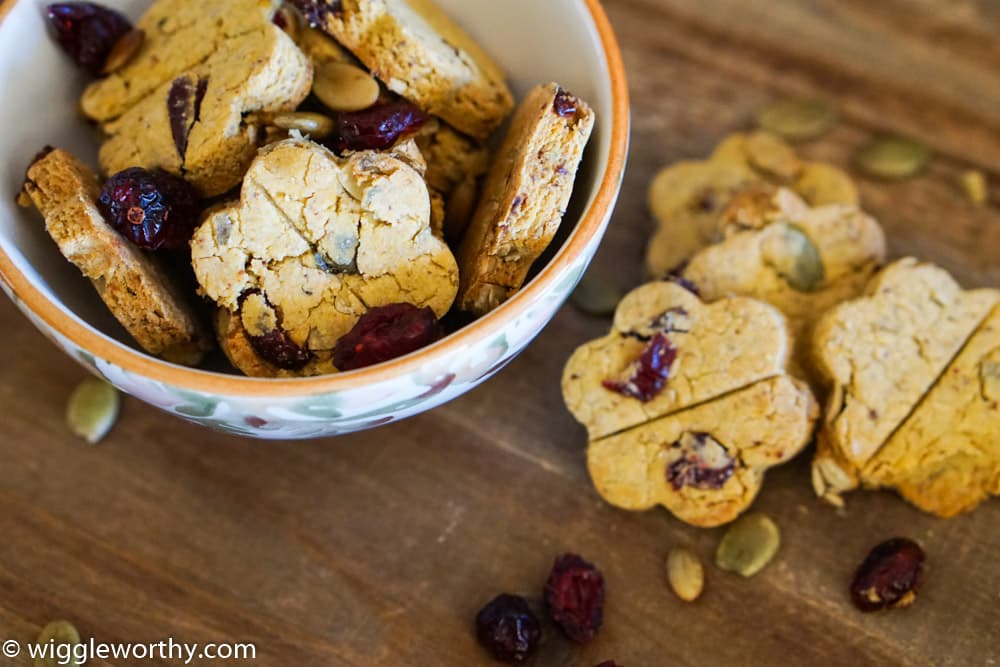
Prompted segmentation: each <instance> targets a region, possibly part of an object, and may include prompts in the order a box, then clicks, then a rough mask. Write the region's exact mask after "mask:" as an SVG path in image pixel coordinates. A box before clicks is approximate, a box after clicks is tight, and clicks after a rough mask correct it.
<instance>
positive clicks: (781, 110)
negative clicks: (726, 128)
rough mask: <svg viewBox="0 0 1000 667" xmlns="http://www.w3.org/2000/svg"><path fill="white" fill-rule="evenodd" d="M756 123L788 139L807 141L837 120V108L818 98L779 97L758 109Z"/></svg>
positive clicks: (823, 131)
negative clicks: (779, 98)
mask: <svg viewBox="0 0 1000 667" xmlns="http://www.w3.org/2000/svg"><path fill="white" fill-rule="evenodd" d="M756 120H757V126H758V127H760V128H761V129H762V130H767V131H768V132H771V133H772V134H776V135H778V136H779V137H781V138H783V139H787V140H788V141H808V140H810V139H816V138H817V137H820V136H822V135H823V134H825V133H826V132H827V131H828V130H829V129H830V128H831V127H833V124H834V123H835V122H836V121H837V112H836V110H835V109H834V108H833V107H832V106H830V105H829V104H827V103H826V102H822V101H820V100H801V99H781V100H775V101H773V102H771V103H770V104H767V105H765V106H764V107H762V108H761V109H760V110H759V111H758V112H757V118H756Z"/></svg>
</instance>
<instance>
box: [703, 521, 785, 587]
mask: <svg viewBox="0 0 1000 667" xmlns="http://www.w3.org/2000/svg"><path fill="white" fill-rule="evenodd" d="M779 546H781V533H780V531H779V530H778V526H777V525H776V524H775V523H774V521H772V520H771V519H770V517H768V516H767V515H765V514H760V513H755V514H747V515H745V516H742V517H740V518H739V519H737V520H736V521H735V522H734V523H733V524H732V525H731V526H730V527H729V530H727V531H726V534H725V535H723V536H722V541H721V542H719V548H718V549H717V550H716V552H715V564H716V565H717V566H718V567H719V569H721V570H726V571H727V572H736V573H737V574H740V575H742V576H744V577H752V576H753V575H755V574H757V573H758V572H760V571H761V570H762V569H764V566H766V565H767V564H768V563H770V562H771V559H773V558H774V556H775V554H777V553H778V547H779Z"/></svg>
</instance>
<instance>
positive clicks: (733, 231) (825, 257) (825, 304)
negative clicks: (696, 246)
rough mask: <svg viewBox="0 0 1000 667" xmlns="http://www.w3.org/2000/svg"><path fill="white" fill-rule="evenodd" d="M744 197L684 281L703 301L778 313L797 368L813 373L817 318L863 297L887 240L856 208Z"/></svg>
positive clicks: (776, 196) (777, 195)
mask: <svg viewBox="0 0 1000 667" xmlns="http://www.w3.org/2000/svg"><path fill="white" fill-rule="evenodd" d="M747 192H748V195H749V198H748V199H747V200H745V201H744V200H743V199H741V198H740V197H737V198H736V199H734V200H733V201H732V202H731V203H730V206H729V208H728V209H727V211H726V213H725V214H724V215H723V217H722V220H721V224H722V225H723V227H724V229H725V230H726V234H727V238H726V239H725V240H723V241H721V242H720V243H717V244H715V245H711V246H708V247H707V248H704V249H703V250H701V251H699V252H698V253H697V254H696V255H694V257H692V258H691V261H690V262H689V263H688V265H687V266H686V267H685V268H684V270H683V271H682V272H681V275H682V276H683V277H684V278H686V279H687V280H690V281H691V282H692V283H694V285H695V286H697V288H698V290H699V291H700V292H701V295H702V297H703V298H704V299H705V300H706V301H714V300H716V299H721V298H725V297H727V296H733V295H740V296H747V297H752V298H756V299H760V300H762V301H766V302H767V303H770V304H771V305H773V306H775V307H776V308H778V309H779V310H781V312H782V313H784V314H785V316H786V317H787V318H788V322H789V326H790V328H791V332H792V336H793V338H794V339H795V341H796V345H797V351H796V354H795V358H794V361H795V364H796V365H797V366H798V368H800V369H802V371H806V372H810V374H812V370H813V369H812V364H811V359H810V355H809V349H810V346H809V340H810V337H811V333H812V329H813V326H814V325H815V323H816V320H817V319H818V318H819V317H820V316H821V315H822V314H823V313H825V312H826V311H827V310H829V309H830V308H832V307H833V306H835V305H837V304H839V303H841V302H843V301H846V300H848V299H851V298H854V297H856V296H858V295H859V294H861V293H862V292H863V291H864V289H865V286H866V285H867V284H868V281H869V280H870V278H871V277H872V276H873V275H874V274H875V272H876V271H877V270H878V269H879V267H880V266H881V265H882V263H883V262H884V260H885V255H886V244H885V235H884V233H883V231H882V228H881V226H880V225H879V224H878V222H876V221H875V219H874V218H872V217H870V216H869V215H867V214H865V213H864V212H863V211H861V209H859V208H857V207H856V206H851V205H847V204H829V205H826V206H819V207H815V208H810V207H808V206H807V205H806V204H805V203H803V202H802V201H801V200H800V199H798V197H797V196H796V195H794V194H793V193H792V192H791V191H789V190H785V189H779V190H777V191H772V190H770V189H766V188H765V189H763V190H751V191H747ZM768 193H770V194H768ZM762 195H763V196H762ZM793 374H798V371H796V372H795V373H793Z"/></svg>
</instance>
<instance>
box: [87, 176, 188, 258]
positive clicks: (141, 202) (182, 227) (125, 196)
mask: <svg viewBox="0 0 1000 667" xmlns="http://www.w3.org/2000/svg"><path fill="white" fill-rule="evenodd" d="M97 205H98V208H100V210H101V213H102V214H104V217H105V218H106V219H107V221H108V222H109V223H110V224H111V226H112V227H114V228H115V229H117V230H118V232H119V233H121V234H122V236H124V237H125V238H127V239H128V240H129V241H131V242H132V243H134V244H135V245H137V246H139V247H140V248H143V249H145V250H160V249H161V248H168V249H172V250H177V249H180V248H186V247H187V245H188V242H189V241H190V240H191V235H192V234H193V233H194V228H195V226H197V224H198V217H199V216H200V215H201V206H200V205H199V203H198V195H197V193H196V192H195V190H194V188H192V187H191V186H190V185H188V184H187V183H186V182H184V181H183V180H181V179H179V178H177V177H176V176H173V175H172V174H168V173H166V172H163V171H148V170H146V169H143V168H142V167H130V168H129V169H126V170H125V171H120V172H118V173H117V174H115V175H114V176H112V177H111V178H109V179H108V181H107V183H105V184H104V187H103V188H101V195H100V197H99V198H98V200H97Z"/></svg>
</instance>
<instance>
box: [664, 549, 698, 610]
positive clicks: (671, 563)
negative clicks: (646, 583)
mask: <svg viewBox="0 0 1000 667" xmlns="http://www.w3.org/2000/svg"><path fill="white" fill-rule="evenodd" d="M667 580H668V581H669V582H670V587H671V588H672V589H673V590H674V593H676V594H677V597H679V598H680V599H681V600H684V601H685V602H693V601H695V600H697V599H698V596H699V595H701V591H702V590H703V589H704V587H705V570H704V568H703V567H702V566H701V560H699V559H698V556H697V555H695V553H694V552H693V551H691V550H690V549H685V548H684V547H677V548H675V549H671V550H670V553H669V554H667Z"/></svg>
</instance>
